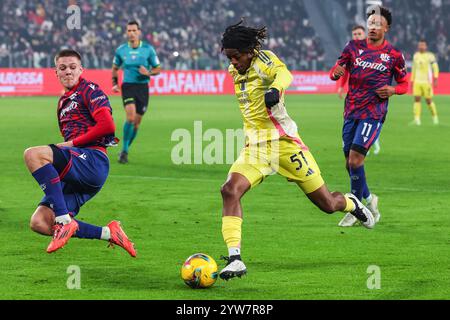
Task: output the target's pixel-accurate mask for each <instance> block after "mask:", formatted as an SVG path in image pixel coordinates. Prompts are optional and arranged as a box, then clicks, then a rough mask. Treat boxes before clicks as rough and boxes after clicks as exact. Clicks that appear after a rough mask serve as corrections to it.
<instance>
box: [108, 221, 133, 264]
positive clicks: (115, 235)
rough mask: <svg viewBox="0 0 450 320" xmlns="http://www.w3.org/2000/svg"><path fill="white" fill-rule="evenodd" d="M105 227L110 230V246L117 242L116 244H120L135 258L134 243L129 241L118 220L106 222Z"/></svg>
mask: <svg viewBox="0 0 450 320" xmlns="http://www.w3.org/2000/svg"><path fill="white" fill-rule="evenodd" d="M107 227H108V228H109V230H110V232H111V239H110V240H109V244H110V246H113V245H115V244H117V245H118V246H121V247H122V248H124V249H125V250H127V252H128V253H129V254H130V256H132V257H134V258H135V257H136V249H134V244H133V242H131V241H130V239H128V237H127V235H126V234H125V232H124V231H123V230H122V227H121V226H120V222H119V221H111V222H110V223H108V225H107Z"/></svg>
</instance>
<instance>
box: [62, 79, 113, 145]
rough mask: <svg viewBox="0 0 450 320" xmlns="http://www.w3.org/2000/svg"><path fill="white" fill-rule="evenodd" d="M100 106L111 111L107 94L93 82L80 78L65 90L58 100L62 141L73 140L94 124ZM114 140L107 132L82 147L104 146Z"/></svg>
mask: <svg viewBox="0 0 450 320" xmlns="http://www.w3.org/2000/svg"><path fill="white" fill-rule="evenodd" d="M102 108H108V110H109V112H110V113H112V108H111V105H110V104H109V99H108V97H107V95H106V94H105V93H104V92H103V91H102V90H101V89H100V88H99V86H98V85H97V84H95V83H93V82H90V81H87V80H85V79H83V78H80V81H79V82H78V84H77V85H76V86H75V87H73V88H72V89H71V90H70V91H69V92H66V93H65V94H64V95H63V96H62V97H61V98H59V102H58V110H57V116H58V124H59V129H60V131H61V135H62V136H63V137H64V141H70V140H74V139H75V138H77V137H80V136H81V135H83V134H85V133H86V132H88V131H89V130H90V129H91V128H92V127H94V126H95V125H96V121H95V119H94V116H95V114H96V113H97V112H98V111H100V110H101V109H102ZM113 141H114V135H113V134H112V135H111V134H109V135H107V136H103V137H100V138H97V139H96V140H95V141H92V142H90V143H89V144H88V145H85V146H83V147H101V148H104V147H106V146H108V145H109V144H111V143H112V142H113Z"/></svg>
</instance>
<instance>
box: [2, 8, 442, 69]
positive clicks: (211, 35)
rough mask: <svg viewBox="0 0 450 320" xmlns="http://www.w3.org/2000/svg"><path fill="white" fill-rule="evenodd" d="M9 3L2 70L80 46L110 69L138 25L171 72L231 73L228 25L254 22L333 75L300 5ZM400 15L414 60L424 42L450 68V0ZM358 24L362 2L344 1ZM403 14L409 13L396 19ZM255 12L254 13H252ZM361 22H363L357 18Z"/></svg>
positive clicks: (273, 45) (395, 33)
mask: <svg viewBox="0 0 450 320" xmlns="http://www.w3.org/2000/svg"><path fill="white" fill-rule="evenodd" d="M255 3H256V2H253V1H242V0H215V1H204V0H173V1H143V0H128V1H121V0H108V1H106V0H68V1H61V0H39V1H27V0H3V1H2V6H1V8H0V21H1V22H2V23H0V67H10V66H12V67H51V66H52V58H53V56H54V54H55V52H56V51H57V50H59V49H61V48H64V47H73V48H77V49H78V50H79V51H80V52H81V53H82V54H83V56H84V57H85V59H84V63H85V65H86V67H89V68H110V67H111V63H112V58H113V55H114V50H115V49H116V48H117V47H118V46H119V45H120V44H121V43H123V42H125V41H126V38H125V26H126V23H127V22H128V21H130V20H137V21H139V22H140V23H141V27H142V30H143V34H144V38H145V39H146V40H148V41H149V42H150V43H152V44H153V46H154V47H155V49H156V51H157V53H158V56H159V58H160V60H161V62H162V65H163V67H164V68H165V69H179V70H184V69H224V68H225V67H226V65H227V64H228V62H227V61H226V59H225V58H224V56H223V55H221V53H220V49H221V47H220V37H221V34H222V32H223V30H224V28H225V27H226V26H227V25H230V24H232V23H236V22H238V21H239V20H240V18H241V17H246V22H247V23H248V24H250V25H256V26H261V25H267V27H268V29H269V39H268V41H267V43H266V48H269V49H271V50H273V51H274V52H276V53H277V54H278V55H279V56H280V57H281V58H282V59H283V60H284V61H285V62H286V63H287V65H288V66H289V67H290V68H291V69H296V70H327V68H328V67H329V66H326V65H325V64H324V63H323V60H324V56H325V54H324V49H323V47H322V45H321V41H320V39H319V38H318V37H317V35H316V34H315V32H314V29H313V28H312V27H311V25H310V21H309V19H308V14H307V12H306V10H305V8H304V6H303V1H298V0H280V1H277V2H273V1H272V0H259V1H258V2H257V5H255ZM383 4H384V5H386V6H387V7H389V8H391V9H392V10H393V12H394V24H393V28H392V30H391V32H390V34H389V39H390V40H391V42H392V43H393V44H394V45H396V46H397V47H398V48H400V49H401V50H402V51H403V52H404V53H405V57H406V60H407V61H409V60H411V58H412V55H413V54H414V52H415V49H416V44H417V41H418V40H419V39H420V38H425V39H427V41H428V43H429V48H430V50H431V51H433V52H435V53H436V55H437V58H438V61H439V65H440V67H441V70H445V71H449V70H450V29H449V28H448V27H447V28H446V26H449V25H450V14H449V13H450V0H427V1H423V0H385V1H384V2H383ZM70 5H77V6H78V7H79V9H80V22H81V24H80V28H75V29H72V30H70V29H69V28H68V27H67V21H68V18H69V17H71V15H72V13H70V12H69V13H68V12H67V8H68V7H69V6H70ZM343 5H344V6H345V9H346V10H347V12H348V17H349V18H350V21H352V20H353V18H354V17H356V14H357V10H356V1H355V0H347V2H346V3H345V2H344V3H343ZM396 12H397V13H399V12H401V14H396ZM250 13H251V14H250ZM355 21H356V20H355Z"/></svg>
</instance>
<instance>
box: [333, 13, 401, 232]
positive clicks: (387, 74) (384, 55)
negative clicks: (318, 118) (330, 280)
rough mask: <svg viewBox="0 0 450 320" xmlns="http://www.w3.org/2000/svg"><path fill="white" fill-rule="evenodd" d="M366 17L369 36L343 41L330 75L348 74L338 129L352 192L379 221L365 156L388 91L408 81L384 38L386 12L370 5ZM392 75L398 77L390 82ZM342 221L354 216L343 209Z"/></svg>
mask: <svg viewBox="0 0 450 320" xmlns="http://www.w3.org/2000/svg"><path fill="white" fill-rule="evenodd" d="M367 18H368V19H367V27H368V32H369V33H368V38H367V39H366V40H352V41H350V42H349V43H348V44H347V46H346V47H345V49H344V51H343V52H342V54H341V56H340V57H339V59H338V61H337V62H336V65H335V66H334V67H333V68H332V69H331V72H330V77H331V79H332V80H335V81H336V80H338V79H339V78H341V77H342V76H343V75H344V73H345V71H347V72H349V74H350V81H349V91H348V94H347V97H346V99H345V111H344V126H343V130H342V140H343V142H344V154H345V158H346V166H347V169H348V171H349V174H350V183H351V191H352V193H353V194H354V195H355V196H356V197H357V198H358V199H359V200H362V199H363V198H364V199H366V201H367V208H368V209H369V210H371V211H372V214H373V216H374V218H375V221H377V222H378V220H379V219H380V212H379V210H378V197H376V196H375V195H371V193H370V191H369V187H368V186H367V182H366V174H365V170H364V160H365V157H366V155H367V152H368V151H369V149H370V147H371V146H372V144H373V143H374V142H375V141H376V140H377V139H378V136H379V135H380V132H381V128H382V127H383V124H384V121H385V120H386V114H387V111H388V103H389V97H391V96H392V95H394V94H398V95H401V94H405V93H406V92H407V90H408V81H407V73H406V68H405V59H404V57H403V55H402V53H401V52H400V51H399V50H398V49H396V48H395V47H393V46H392V45H391V44H390V43H389V42H388V41H387V40H386V39H385V34H386V33H387V32H388V31H389V29H390V26H391V24H392V14H391V12H390V11H389V10H388V9H386V8H384V7H380V6H374V7H371V8H369V10H368V13H367ZM393 79H395V81H396V82H397V86H395V87H394V86H392V80H393ZM346 220H349V221H347V222H348V223H347V222H346ZM350 220H351V221H350ZM343 222H345V223H344V224H345V225H346V226H350V225H353V224H354V223H355V222H356V220H355V219H354V218H353V216H351V215H346V216H345V217H344V219H343ZM340 225H341V224H340Z"/></svg>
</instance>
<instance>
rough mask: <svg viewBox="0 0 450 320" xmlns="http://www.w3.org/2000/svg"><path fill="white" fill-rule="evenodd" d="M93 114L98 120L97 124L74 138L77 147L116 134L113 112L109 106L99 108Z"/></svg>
mask: <svg viewBox="0 0 450 320" xmlns="http://www.w3.org/2000/svg"><path fill="white" fill-rule="evenodd" d="M92 116H93V118H94V120H95V122H96V124H95V126H93V127H92V128H89V130H88V132H86V133H85V134H83V135H81V136H79V137H77V138H75V139H74V140H73V145H74V146H75V147H81V146H84V145H87V144H89V143H91V142H94V141H96V140H97V139H98V138H101V137H104V136H107V135H109V134H114V131H115V130H116V127H115V124H114V120H113V117H112V115H111V112H110V111H109V110H108V109H107V108H100V109H98V110H97V111H95V112H94V114H93V115H92Z"/></svg>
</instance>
